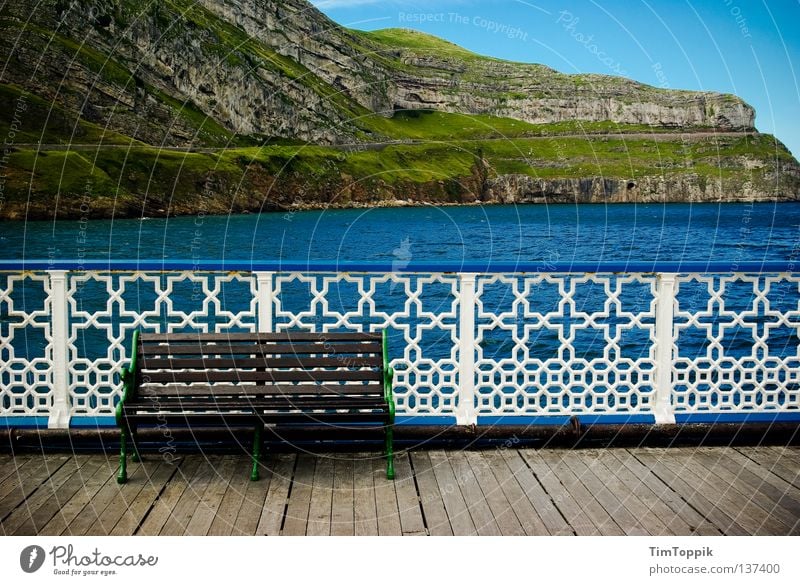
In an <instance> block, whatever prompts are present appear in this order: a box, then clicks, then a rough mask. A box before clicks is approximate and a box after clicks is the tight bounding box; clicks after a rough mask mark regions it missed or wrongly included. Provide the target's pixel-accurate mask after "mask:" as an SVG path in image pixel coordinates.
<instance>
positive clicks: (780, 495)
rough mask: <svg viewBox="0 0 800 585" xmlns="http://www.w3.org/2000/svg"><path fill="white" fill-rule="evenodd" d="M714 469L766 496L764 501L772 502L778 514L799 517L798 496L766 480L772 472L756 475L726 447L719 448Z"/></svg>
mask: <svg viewBox="0 0 800 585" xmlns="http://www.w3.org/2000/svg"><path fill="white" fill-rule="evenodd" d="M715 471H717V472H719V473H725V472H727V473H729V474H730V475H729V476H727V477H735V478H736V480H737V482H739V483H741V487H742V488H744V489H746V490H751V491H753V492H755V493H759V494H762V495H763V497H764V498H766V500H765V503H768V502H773V503H774V506H775V511H774V513H777V514H780V515H782V516H784V517H786V518H787V519H790V518H800V498H795V497H792V496H790V495H788V494H787V493H786V490H785V489H782V488H780V487H776V486H775V485H774V484H773V483H771V482H770V481H768V478H769V476H771V475H772V474H769V473H766V474H760V475H757V474H756V473H754V472H753V470H752V469H750V468H748V467H745V466H742V465H741V464H740V463H739V462H737V461H735V460H734V459H733V458H732V457H731V456H730V451H729V450H728V449H725V450H721V454H720V456H719V458H718V459H717V465H716V467H715ZM773 477H774V476H773Z"/></svg>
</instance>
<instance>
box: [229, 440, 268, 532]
mask: <svg viewBox="0 0 800 585" xmlns="http://www.w3.org/2000/svg"><path fill="white" fill-rule="evenodd" d="M275 461H276V458H275V456H274V455H272V454H267V455H265V456H264V457H263V460H262V461H261V464H260V466H259V467H260V471H259V473H260V476H261V478H260V479H259V480H258V481H250V480H249V479H248V481H247V484H246V485H245V488H244V498H243V501H242V507H241V508H239V514H238V515H237V516H236V526H235V527H234V529H233V531H232V533H233V534H242V535H245V536H253V535H254V534H256V531H257V530H258V525H259V524H260V523H261V515H262V514H263V512H264V505H265V503H266V498H267V494H269V489H270V487H271V486H272V478H273V477H274V473H273V470H274V469H275ZM248 467H249V466H248ZM248 475H249V474H248Z"/></svg>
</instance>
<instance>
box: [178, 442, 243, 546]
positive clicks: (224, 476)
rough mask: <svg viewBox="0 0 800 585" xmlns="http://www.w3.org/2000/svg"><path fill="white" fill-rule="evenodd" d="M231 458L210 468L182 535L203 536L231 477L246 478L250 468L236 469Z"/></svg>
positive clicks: (209, 525) (209, 526)
mask: <svg viewBox="0 0 800 585" xmlns="http://www.w3.org/2000/svg"><path fill="white" fill-rule="evenodd" d="M235 463H236V461H235V460H234V458H233V457H223V458H222V460H221V461H219V462H218V464H217V465H215V466H212V469H211V470H212V475H211V478H210V479H209V484H208V487H207V488H206V490H205V491H204V492H203V493H202V495H200V497H199V498H198V499H197V500H196V502H195V509H194V511H193V512H192V517H191V519H190V520H189V522H188V523H187V525H186V530H185V531H184V534H186V535H187V536H205V535H206V534H207V533H208V530H209V529H210V528H211V524H212V522H214V516H216V514H217V510H218V509H219V506H220V504H221V503H222V498H223V496H224V495H225V492H226V491H227V489H228V486H229V485H230V483H231V481H232V480H233V476H234V475H236V474H238V475H239V476H242V475H243V476H245V477H246V476H247V475H248V472H249V469H250V466H249V465H244V466H241V467H236V466H235V465H234V464H235Z"/></svg>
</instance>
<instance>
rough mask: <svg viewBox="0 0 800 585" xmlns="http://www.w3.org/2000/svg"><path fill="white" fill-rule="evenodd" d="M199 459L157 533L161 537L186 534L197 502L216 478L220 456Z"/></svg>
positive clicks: (203, 456) (204, 456)
mask: <svg viewBox="0 0 800 585" xmlns="http://www.w3.org/2000/svg"><path fill="white" fill-rule="evenodd" d="M200 457H202V458H203V461H202V462H201V463H200V467H199V469H198V471H197V473H195V475H194V477H193V478H192V479H191V480H190V481H189V483H188V485H187V486H186V489H185V490H184V492H183V494H181V497H180V498H179V499H178V501H177V502H176V503H175V507H174V508H173V509H172V511H171V512H170V515H169V518H168V519H167V521H166V522H165V523H164V527H163V528H162V529H161V532H160V533H159V534H160V535H162V536H183V535H184V534H186V529H187V528H188V526H189V523H190V522H191V521H192V517H193V516H194V514H195V513H196V512H197V504H198V502H199V501H201V500H202V498H203V495H204V494H205V492H206V490H207V489H209V486H211V484H212V482H213V481H214V479H215V477H216V474H217V472H216V470H217V468H218V467H219V465H220V456H219V455H211V456H206V455H201V456H200Z"/></svg>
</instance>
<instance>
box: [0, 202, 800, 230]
mask: <svg viewBox="0 0 800 585" xmlns="http://www.w3.org/2000/svg"><path fill="white" fill-rule="evenodd" d="M766 204H773V205H775V206H778V205H790V204H800V199H794V200H787V199H780V198H773V199H758V200H742V199H728V200H720V201H613V202H612V201H607V202H581V201H574V202H566V201H545V202H505V201H496V200H493V201H470V202H465V203H453V202H428V201H422V202H415V201H409V200H395V201H379V202H375V203H371V204H370V203H363V204H358V203H357V204H355V205H353V204H350V205H336V204H318V205H316V204H304V205H301V206H295V207H273V208H269V209H260V210H236V211H232V212H230V213H213V212H209V211H207V210H205V211H204V210H197V211H195V212H188V213H171V214H167V213H165V214H161V215H121V214H112V215H111V216H91V217H86V216H82V215H80V213H78V214H75V215H66V216H61V217H59V218H57V219H54V218H52V217H39V216H33V217H24V218H8V217H0V224H3V223H9V224H10V223H21V222H53V221H75V220H79V221H86V220H90V219H91V220H95V221H114V220H124V221H129V220H138V221H148V220H159V219H182V218H191V217H231V216H247V215H260V214H274V215H281V214H284V215H287V216H292V215H294V214H296V213H304V212H312V211H328V210H330V211H349V210H353V211H355V210H369V209H420V208H425V207H431V208H442V207H445V208H452V207H502V206H508V207H527V206H546V207H550V206H555V207H562V206H564V207H572V206H581V207H593V206H597V207H599V206H625V205H642V206H650V205H658V206H679V205H690V206H695V205H699V206H706V205H708V206H720V205H723V206H724V205H766ZM78 211H80V210H78Z"/></svg>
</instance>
